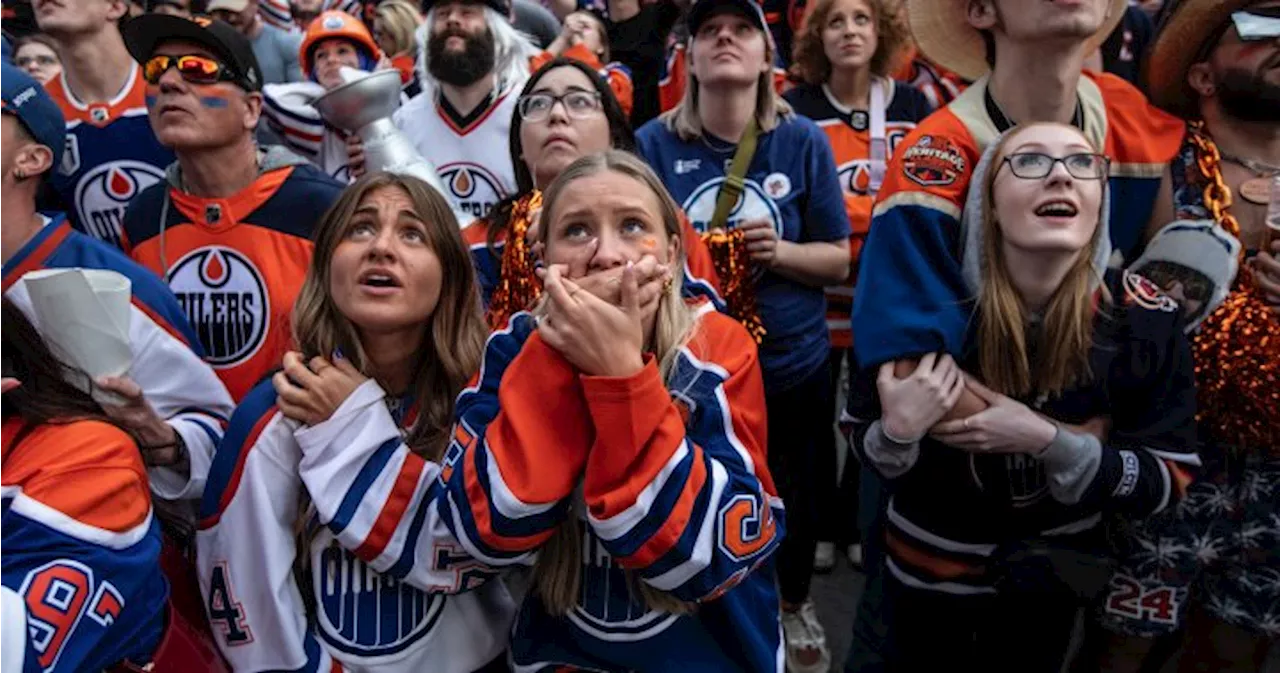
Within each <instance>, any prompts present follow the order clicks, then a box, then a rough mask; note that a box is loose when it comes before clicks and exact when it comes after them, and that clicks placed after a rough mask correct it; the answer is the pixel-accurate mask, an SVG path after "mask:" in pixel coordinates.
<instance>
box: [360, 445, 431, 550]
mask: <svg viewBox="0 0 1280 673" xmlns="http://www.w3.org/2000/svg"><path fill="white" fill-rule="evenodd" d="M425 465H426V463H425V462H424V461H423V460H422V458H421V457H420V456H418V455H417V454H414V453H410V454H409V455H407V456H405V461H404V465H403V466H402V467H401V468H400V475H399V476H397V477H396V485H395V486H394V487H393V488H392V489H391V493H390V494H389V495H388V496H387V501H386V503H385V504H383V506H382V511H381V512H379V513H378V518H377V520H376V521H374V523H373V528H372V529H371V530H370V531H369V536H368V537H367V538H365V541H364V542H363V543H362V544H361V545H360V546H359V547H357V548H356V550H355V555H356V556H359V557H360V558H362V559H364V560H365V562H367V563H372V562H373V560H374V559H376V558H378V556H379V555H380V554H382V552H383V551H384V550H385V549H386V548H387V543H389V542H390V541H391V536H392V534H394V533H395V532H396V526H397V525H398V524H399V523H400V519H401V518H403V516H404V512H405V509H407V508H408V507H409V501H410V500H412V499H413V494H414V492H415V491H416V490H417V486H418V479H419V478H420V477H421V476H422V470H423V468H424V467H425Z"/></svg>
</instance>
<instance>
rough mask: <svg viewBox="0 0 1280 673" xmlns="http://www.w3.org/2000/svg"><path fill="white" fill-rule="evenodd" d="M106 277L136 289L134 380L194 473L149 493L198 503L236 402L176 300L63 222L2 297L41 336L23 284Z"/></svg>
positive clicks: (29, 253) (20, 257)
mask: <svg viewBox="0 0 1280 673" xmlns="http://www.w3.org/2000/svg"><path fill="white" fill-rule="evenodd" d="M70 268H82V269H105V270H108V271H115V272H117V273H120V274H122V275H123V276H125V277H126V278H128V279H129V281H130V283H131V284H132V292H133V295H132V301H133V306H132V310H131V311H130V320H129V346H130V348H131V350H132V353H133V363H132V364H131V365H130V367H129V371H128V373H127V375H128V377H129V378H131V379H133V381H134V382H135V383H137V384H138V386H139V387H141V388H142V390H143V392H144V394H145V395H146V398H147V402H149V403H150V404H151V406H152V408H154V409H155V410H156V413H157V414H159V415H160V417H161V418H164V419H166V420H168V422H169V424H170V425H172V426H173V429H174V430H175V431H176V432H177V433H178V434H180V435H182V439H183V441H184V442H185V443H186V445H187V451H188V454H189V456H190V471H189V473H188V474H186V475H181V474H179V473H178V472H175V471H174V470H171V469H169V468H167V467H154V466H153V467H149V468H147V471H148V473H149V475H150V477H151V491H152V492H153V493H155V495H156V496H157V497H160V498H163V499H166V500H177V499H194V498H199V497H200V494H201V493H202V492H203V490H204V483H205V476H206V475H207V474H208V472H209V465H210V463H211V462H212V461H213V453H214V450H215V449H216V448H217V446H218V442H219V441H221V439H222V433H223V428H224V427H225V426H226V423H227V419H228V418H230V416H231V410H232V406H233V405H232V403H231V396H230V395H228V394H227V389H226V387H224V386H223V385H222V382H221V381H220V380H219V379H218V377H217V375H216V374H214V372H213V369H212V368H210V367H209V365H208V364H207V363H206V362H204V361H203V360H202V359H201V358H202V356H203V355H204V347H203V346H202V345H201V343H200V341H199V339H198V338H197V336H196V333H195V331H194V330H192V328H191V324H190V323H189V322H188V321H187V316H186V314H185V313H184V312H183V310H182V307H181V306H180V305H179V304H178V301H177V299H176V298H174V296H173V293H172V292H170V291H169V288H168V287H166V286H165V284H164V281H162V280H160V278H158V277H157V276H156V275H155V274H153V273H151V272H150V271H149V270H147V269H144V268H143V267H142V266H140V265H139V264H137V263H136V262H134V261H133V260H131V259H129V258H128V257H126V256H125V255H124V254H123V253H122V252H120V251H119V250H118V249H116V248H114V247H112V246H110V245H108V244H107V243H104V242H102V241H98V240H95V239H92V238H90V237H88V236H86V235H84V234H82V233H80V232H77V231H73V230H72V229H71V225H70V224H69V223H68V222H67V221H66V219H65V218H64V217H62V216H57V217H55V218H54V219H52V220H51V221H50V222H49V223H47V224H46V225H45V227H44V229H42V230H40V232H39V233H38V234H36V235H35V237H33V238H32V239H31V240H30V241H28V242H27V243H26V244H25V245H23V246H22V248H21V249H19V250H18V252H17V253H15V254H14V255H13V257H11V258H10V259H9V261H8V262H6V263H5V265H4V286H3V287H4V296H5V298H6V299H9V300H10V301H12V302H14V303H15V304H17V306H18V307H19V308H21V309H22V310H23V312H24V313H26V315H27V317H28V318H29V319H30V320H31V321H32V323H34V324H36V327H37V328H39V324H38V319H37V317H36V316H35V312H34V311H33V310H32V308H31V298H30V296H29V295H28V294H27V289H26V285H25V283H24V282H23V280H22V276H23V275H25V274H27V273H29V272H31V271H38V270H40V269H70Z"/></svg>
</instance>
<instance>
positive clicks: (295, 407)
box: [271, 351, 369, 425]
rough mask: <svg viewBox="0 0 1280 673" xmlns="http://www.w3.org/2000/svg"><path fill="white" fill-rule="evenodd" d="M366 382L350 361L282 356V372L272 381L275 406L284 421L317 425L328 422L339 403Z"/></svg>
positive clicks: (317, 357)
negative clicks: (305, 359)
mask: <svg viewBox="0 0 1280 673" xmlns="http://www.w3.org/2000/svg"><path fill="white" fill-rule="evenodd" d="M367 380H369V379H368V377H366V376H365V375H364V374H361V373H360V370H358V369H356V368H355V366H354V365H352V364H351V361H350V360H348V359H346V358H344V357H340V356H336V355H335V357H334V358H333V361H332V362H330V361H329V360H327V359H325V358H322V357H319V356H316V357H313V358H311V360H310V362H305V361H303V359H302V354H301V353H298V352H296V351H289V352H288V353H285V354H284V371H280V372H276V374H275V375H274V376H272V377H271V385H272V386H274V387H275V389H276V395H277V404H278V405H279V406H280V411H281V413H283V414H284V415H285V417H286V418H290V419H292V420H295V421H298V422H300V423H304V424H306V425H317V424H319V423H323V422H324V421H327V420H329V417H330V416H332V415H333V412H335V411H337V410H338V407H340V406H342V402H343V401H344V400H346V399H347V398H348V397H350V396H351V393H353V392H355V389H356V388H359V387H360V385H361V384H363V383H364V382H365V381H367Z"/></svg>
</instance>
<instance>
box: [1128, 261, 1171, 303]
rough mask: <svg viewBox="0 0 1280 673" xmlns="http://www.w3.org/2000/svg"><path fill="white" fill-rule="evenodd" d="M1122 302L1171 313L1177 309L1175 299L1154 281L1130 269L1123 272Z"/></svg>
mask: <svg viewBox="0 0 1280 673" xmlns="http://www.w3.org/2000/svg"><path fill="white" fill-rule="evenodd" d="M1124 304H1125V306H1132V305H1134V304H1137V305H1138V306H1141V307H1142V308H1145V309H1148V310H1151V311H1165V312H1167V313H1173V312H1174V311H1177V310H1178V302H1177V300H1175V299H1174V298H1173V297H1170V296H1169V295H1167V294H1165V293H1164V292H1162V291H1161V290H1160V288H1159V287H1157V286H1156V284H1155V283H1153V282H1151V281H1150V280H1147V278H1146V277H1145V276H1141V275H1138V274H1136V273H1133V272H1132V271H1125V272H1124Z"/></svg>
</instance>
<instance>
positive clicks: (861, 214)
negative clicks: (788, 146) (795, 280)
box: [785, 79, 933, 349]
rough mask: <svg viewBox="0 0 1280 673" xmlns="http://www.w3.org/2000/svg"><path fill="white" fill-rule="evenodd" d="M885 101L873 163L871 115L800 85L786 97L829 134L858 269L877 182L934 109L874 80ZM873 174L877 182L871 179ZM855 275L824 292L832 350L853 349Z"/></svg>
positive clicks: (905, 90) (911, 93)
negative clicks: (878, 147) (879, 144)
mask: <svg viewBox="0 0 1280 673" xmlns="http://www.w3.org/2000/svg"><path fill="white" fill-rule="evenodd" d="M876 82H878V83H880V84H877V86H882V89H881V90H882V91H884V92H885V95H884V139H883V142H884V145H883V149H882V150H881V151H882V153H883V155H882V156H880V157H879V158H878V160H877V159H876V158H874V157H872V151H871V145H872V140H871V136H872V133H873V130H872V126H873V124H872V122H871V117H870V115H869V114H868V113H867V112H866V111H864V110H853V109H851V108H848V107H846V106H844V105H842V104H841V103H840V102H839V101H838V100H836V98H835V96H834V95H833V94H832V93H831V90H830V89H828V88H827V87H826V85H825V84H824V85H820V86H814V85H811V84H804V85H800V86H797V87H795V88H793V89H791V90H790V91H788V92H787V93H786V95H785V98H786V99H787V102H788V103H791V107H792V109H794V110H795V111H796V113H797V114H801V115H804V116H806V117H808V118H809V119H812V120H813V121H814V123H816V124H817V125H818V128H820V129H822V131H823V133H826V134H827V139H828V140H829V141H831V151H832V153H833V154H834V155H835V159H836V171H837V172H838V175H839V177H840V189H841V191H843V192H844V203H845V211H846V212H847V213H848V214H849V224H850V226H851V232H852V235H851V236H850V237H849V254H850V255H851V257H852V260H853V263H854V267H853V268H854V269H856V268H857V261H858V256H859V254H860V253H861V252H862V244H863V243H864V242H865V241H866V238H867V230H868V229H870V228H871V204H872V201H874V200H875V195H876V191H877V189H878V188H879V186H880V180H881V179H882V178H883V176H884V170H885V162H887V161H888V158H889V157H890V156H892V155H893V153H894V152H895V151H896V150H897V149H898V145H899V144H901V143H902V140H903V139H904V138H906V137H907V134H908V133H910V132H911V130H912V129H914V128H915V127H916V124H917V123H918V122H920V121H921V120H923V119H924V118H925V117H927V116H929V113H930V112H932V111H933V108H932V107H930V106H929V102H928V100H926V99H925V97H924V95H923V94H921V93H920V92H919V91H917V90H915V89H914V88H912V87H909V86H907V85H905V84H901V83H897V82H894V81H893V80H879V79H878V80H876ZM873 174H874V175H875V177H874V178H873ZM856 276H857V272H856V271H855V272H853V273H851V274H850V276H849V280H847V281H845V282H844V283H841V284H840V285H835V286H830V287H828V288H827V289H826V292H827V329H828V330H830V331H831V347H832V348H840V349H848V348H852V347H853V336H852V334H851V333H850V331H849V313H850V310H851V309H852V308H853V282H854V280H855V278H856Z"/></svg>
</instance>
